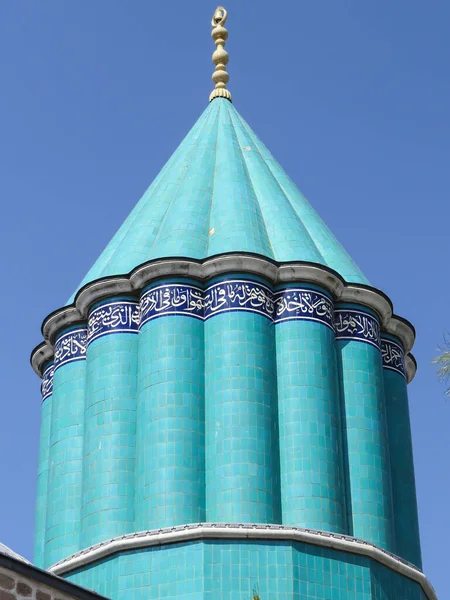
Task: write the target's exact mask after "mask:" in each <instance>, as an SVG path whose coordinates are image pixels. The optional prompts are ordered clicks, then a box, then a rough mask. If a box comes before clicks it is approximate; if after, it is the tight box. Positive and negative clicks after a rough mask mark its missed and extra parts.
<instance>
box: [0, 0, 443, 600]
mask: <svg viewBox="0 0 450 600" xmlns="http://www.w3.org/2000/svg"><path fill="white" fill-rule="evenodd" d="M226 7H227V9H228V11H229V20H228V25H227V26H228V29H229V31H230V38H229V43H228V47H227V49H228V51H229V53H230V65H229V72H230V76H231V79H230V85H229V87H230V89H231V91H232V92H233V99H234V105H235V106H236V108H237V109H238V110H239V111H240V113H241V114H242V116H243V117H244V118H245V119H247V121H248V122H249V123H250V125H251V126H252V127H253V128H254V129H255V130H256V132H257V133H258V135H259V136H260V137H261V139H262V140H263V141H264V142H265V143H266V145H268V147H269V148H270V150H271V151H272V152H273V154H274V155H275V156H276V157H277V158H278V160H279V161H280V162H281V163H282V165H283V166H284V167H285V168H286V170H287V171H288V173H289V174H290V175H291V176H292V177H293V179H294V180H295V181H296V183H297V184H298V185H299V187H300V189H301V190H302V191H303V193H304V194H305V195H306V196H307V197H308V198H309V200H310V202H311V203H312V204H313V206H314V207H315V208H316V210H317V211H318V212H319V213H320V214H321V216H322V217H323V218H324V219H325V221H326V222H327V224H328V225H329V226H330V228H331V229H332V230H333V231H334V233H335V234H336V235H337V237H338V238H339V239H340V240H341V241H342V242H343V244H344V245H345V246H346V248H347V250H348V251H349V252H350V254H351V255H352V256H353V257H354V259H355V260H356V262H357V263H358V264H359V266H360V267H361V268H362V270H363V271H364V272H365V273H366V275H367V277H368V278H369V279H370V281H371V282H372V284H373V285H374V286H376V287H379V288H381V289H382V290H383V291H384V292H386V293H387V294H388V295H389V296H390V297H391V298H392V300H393V302H394V305H395V309H396V312H397V313H398V314H400V315H402V316H404V317H406V318H408V319H409V320H411V321H412V322H413V324H414V325H415V326H416V329H417V342H416V346H415V350H414V353H415V356H416V358H417V360H418V363H419V370H418V374H417V377H416V379H415V380H414V382H413V383H412V384H411V386H410V404H411V418H412V429H413V441H414V450H415V463H416V474H417V489H418V498H419V509H420V525H421V534H422V546H423V558H424V569H425V571H426V573H427V574H428V575H429V577H430V579H431V581H432V583H433V584H434V586H435V588H436V590H437V592H438V595H439V598H440V599H441V600H445V599H446V598H450V593H449V592H448V574H447V572H446V571H447V569H448V559H447V555H448V548H447V540H448V536H449V534H450V511H449V509H448V507H449V504H450V481H449V478H448V472H449V469H448V465H447V461H448V458H449V456H450V435H449V415H450V402H449V401H446V400H445V398H444V396H443V391H444V387H443V386H442V385H441V384H439V383H438V382H437V381H436V377H435V372H434V368H433V366H432V365H431V360H432V358H433V357H434V356H435V354H436V349H437V347H438V346H439V344H441V343H442V340H443V333H444V331H445V330H449V329H450V316H449V310H448V307H449V302H450V300H449V298H450V277H449V252H448V248H449V242H448V239H449V233H448V232H449V220H450V208H449V189H450V169H449V163H450V141H449V140H450V118H449V111H448V107H449V106H450V76H449V68H448V65H449V64H450V43H449V37H448V22H449V19H450V3H448V2H447V1H445V0H432V1H431V2H427V3H422V2H417V1H412V2H411V0H377V2H361V0H341V2H335V1H334V0H333V1H331V0H324V1H322V2H298V0H279V1H278V2H276V3H274V2H268V1H267V0H260V1H259V2H254V1H249V0H248V1H246V2H243V1H242V0H228V2H227V4H226ZM215 8H216V5H215V2H214V3H212V2H209V1H208V2H206V1H204V0H195V2H194V1H193V2H191V3H186V2H181V1H180V0H171V1H170V2H163V3H159V2H158V3H156V2H149V1H148V0H133V2H125V1H124V0H121V1H117V0H96V1H95V2H88V1H87V0H80V1H78V2H69V1H67V0H66V1H65V2H62V1H61V0H41V1H40V2H29V1H28V2H27V1H26V0H14V1H10V2H6V1H4V2H1V3H0V67H1V70H0V73H1V83H2V86H1V93H0V162H1V177H0V198H1V206H2V208H3V210H2V218H1V219H0V229H1V231H0V261H1V262H0V274H1V278H2V282H3V285H2V291H3V293H2V294H1V295H0V303H1V307H0V309H1V315H2V318H3V343H2V345H1V361H2V366H3V394H2V413H1V415H2V416H1V419H0V463H1V473H2V476H1V490H2V491H1V494H0V539H1V541H2V542H4V543H6V544H8V545H10V546H12V547H13V548H14V549H15V550H16V551H17V552H20V553H22V554H24V555H25V556H27V557H31V554H32V536H33V521H34V495H35V482H36V467H37V450H38V432H39V410H40V395H39V380H38V379H37V377H36V376H35V375H34V374H33V372H32V371H31V368H30V367H29V364H28V357H29V353H30V351H31V349H32V348H33V347H34V345H35V344H36V343H38V342H39V341H40V329H39V328H40V324H41V321H42V319H43V318H44V317H45V316H46V315H47V314H48V313H49V312H50V311H52V310H54V309H56V308H58V307H59V306H61V305H62V304H64V303H65V302H66V300H67V298H68V297H69V296H70V295H71V293H72V291H73V290H74V288H75V287H76V286H77V285H78V283H79V281H80V280H81V279H82V277H83V275H84V274H85V272H86V271H87V270H88V269H89V267H90V266H91V264H92V263H93V262H94V260H95V259H96V257H97V256H98V254H99V253H100V252H101V250H102V249H103V247H104V246H105V245H106V243H107V242H108V241H109V239H110V238H111V237H112V235H113V234H114V232H115V231H116V229H117V228H118V227H119V225H120V224H121V222H122V221H123V219H124V218H125V217H126V215H127V214H128V213H129V211H130V210H131V208H132V207H133V206H134V204H135V203H136V202H137V200H138V199H139V198H140V196H141V195H142V193H143V191H144V190H145V189H146V187H147V186H148V185H149V184H150V183H151V181H152V179H153V178H154V177H155V175H156V174H157V173H158V171H159V169H160V168H161V166H162V165H163V164H164V162H165V161H166V160H167V159H168V158H169V156H170V154H171V153H172V151H173V150H174V149H175V148H176V146H177V145H178V143H179V142H180V141H181V139H182V138H183V136H184V135H185V133H186V132H187V131H188V130H189V128H190V127H191V126H192V125H193V123H194V121H195V120H196V119H197V117H198V116H199V115H200V113H201V112H202V111H203V109H204V108H205V106H206V104H207V99H208V95H209V92H210V90H211V88H212V83H211V80H210V76H211V73H212V70H213V66H212V63H211V53H212V51H213V44H212V41H211V39H210V36H209V32H210V19H211V16H212V13H213V12H214V9H215ZM299 258H301V257H299Z"/></svg>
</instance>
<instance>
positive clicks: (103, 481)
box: [81, 305, 138, 548]
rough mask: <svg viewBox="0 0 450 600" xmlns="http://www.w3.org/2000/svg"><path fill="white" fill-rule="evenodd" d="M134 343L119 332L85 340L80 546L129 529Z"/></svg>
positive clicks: (131, 518) (128, 335) (131, 521)
mask: <svg viewBox="0 0 450 600" xmlns="http://www.w3.org/2000/svg"><path fill="white" fill-rule="evenodd" d="M122 306H124V305H122ZM125 306H126V305H125ZM100 307H102V305H100ZM95 308H97V306H96V307H95ZM102 308H103V307H102ZM108 308H109V307H108V305H106V306H105V308H104V310H107V311H108ZM100 310H101V308H100ZM91 314H92V312H91ZM90 320H91V319H90ZM136 333H137V332H136ZM88 340H89V330H88ZM137 343H138V336H137V335H136V334H135V333H123V332H120V333H110V334H109V335H103V336H101V337H97V338H96V339H94V340H93V341H91V342H90V343H88V347H87V354H86V356H87V365H86V403H85V412H84V447H83V497H82V511H81V517H82V533H81V547H82V548H85V547H87V546H90V545H92V544H96V543H97V542H100V541H103V540H105V539H109V538H112V537H115V536H118V535H121V534H123V533H129V532H132V531H134V517H135V515H134V492H135V490H134V477H135V445H136V444H135V435H136V385H137V347H138V345H137Z"/></svg>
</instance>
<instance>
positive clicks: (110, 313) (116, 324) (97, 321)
mask: <svg viewBox="0 0 450 600" xmlns="http://www.w3.org/2000/svg"><path fill="white" fill-rule="evenodd" d="M138 330H139V305H138V303H137V302H132V301H123V300H122V301H118V302H108V303H107V304H102V305H101V306H99V307H98V308H96V309H94V310H93V311H92V312H91V314H90V315H89V320H88V332H87V343H88V344H90V343H91V342H93V341H94V340H96V339H98V338H100V337H102V336H104V335H108V334H110V333H138Z"/></svg>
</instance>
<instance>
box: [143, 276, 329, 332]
mask: <svg viewBox="0 0 450 600" xmlns="http://www.w3.org/2000/svg"><path fill="white" fill-rule="evenodd" d="M231 311H246V312H252V313H255V314H258V315H262V316H264V317H267V318H268V319H270V320H271V321H274V322H275V323H278V322H282V321H285V320H288V319H289V320H291V319H301V320H309V321H318V322H320V323H323V324H325V325H327V326H328V327H330V328H331V329H333V303H332V302H331V300H330V299H329V298H328V297H327V296H326V295H325V294H321V293H320V292H316V291H314V290H308V289H301V288H289V289H286V290H282V291H278V292H276V293H275V294H274V293H273V292H272V290H271V289H270V288H268V287H266V286H265V285H263V284H261V283H256V282H252V281H248V280H241V279H233V280H229V281H222V282H220V283H216V284H214V285H211V286H209V287H208V288H207V289H206V291H203V290H202V289H201V288H199V287H196V286H191V285H188V284H177V283H174V284H167V285H160V286H157V287H154V288H151V289H150V290H148V291H147V292H145V293H144V294H143V295H142V297H141V308H140V319H141V322H140V327H142V326H143V325H145V323H147V322H148V321H150V320H151V319H155V318H157V317H161V316H165V315H185V316H190V317H195V318H197V319H202V320H206V319H209V318H210V317H213V316H214V315H218V314H221V313H224V312H231Z"/></svg>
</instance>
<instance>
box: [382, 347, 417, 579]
mask: <svg viewBox="0 0 450 600" xmlns="http://www.w3.org/2000/svg"><path fill="white" fill-rule="evenodd" d="M393 339H394V338H393ZM396 342H397V344H399V343H400V342H399V341H398V340H396ZM383 374H384V390H385V396H386V414H387V425H388V428H387V430H388V437H389V448H390V456H391V481H392V497H393V504H394V523H395V537H396V553H397V554H398V555H399V556H401V557H402V558H405V559H406V560H408V561H410V562H411V563H413V564H414V565H416V566H418V567H419V568H421V567H422V556H421V550H420V536H419V520H418V515H417V499H416V485H415V478H414V461H413V450H412V440H411V424H410V419H409V406H408V392H407V387H406V379H405V377H404V376H403V375H401V374H400V373H398V372H396V371H394V370H392V369H389V368H384V369H383Z"/></svg>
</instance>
